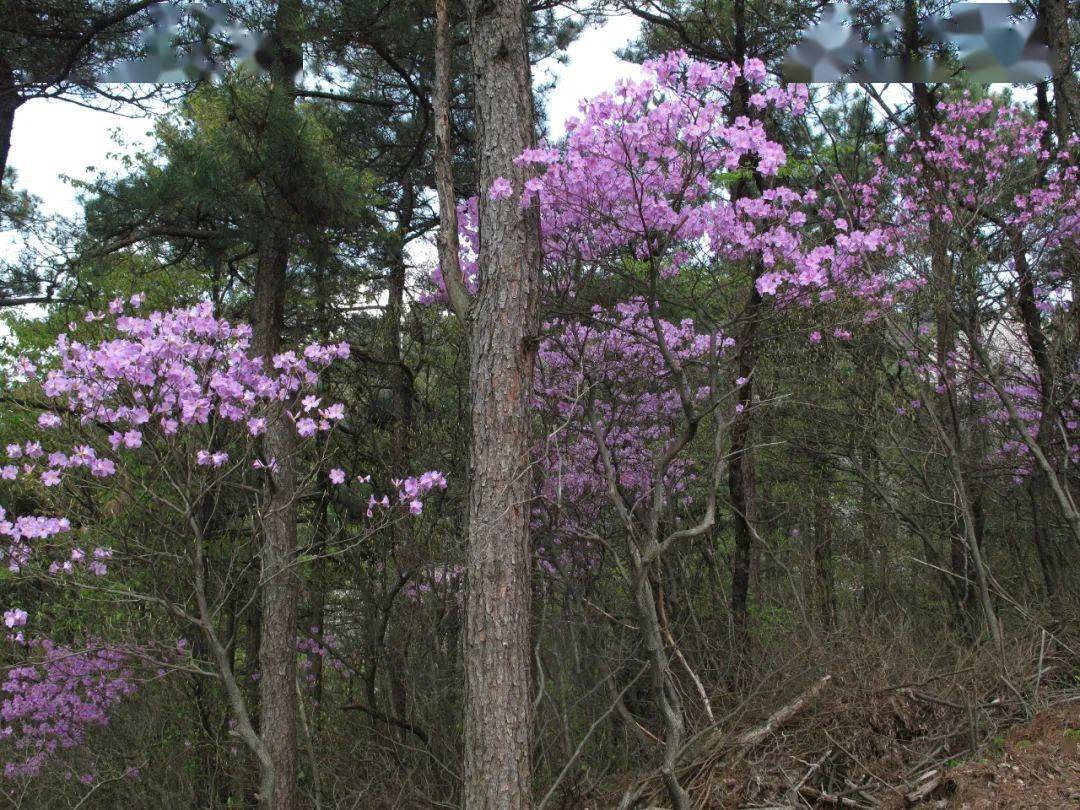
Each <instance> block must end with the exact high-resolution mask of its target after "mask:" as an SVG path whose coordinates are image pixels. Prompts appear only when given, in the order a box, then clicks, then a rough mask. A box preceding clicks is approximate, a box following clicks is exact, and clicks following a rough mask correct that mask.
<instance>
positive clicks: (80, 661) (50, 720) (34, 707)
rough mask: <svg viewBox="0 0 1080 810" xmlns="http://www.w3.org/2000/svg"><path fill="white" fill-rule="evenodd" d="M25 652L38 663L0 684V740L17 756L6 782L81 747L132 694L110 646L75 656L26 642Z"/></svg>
mask: <svg viewBox="0 0 1080 810" xmlns="http://www.w3.org/2000/svg"><path fill="white" fill-rule="evenodd" d="M22 620H23V621H25V613H23V614H22ZM26 650H27V651H28V652H31V653H36V654H37V655H38V656H39V660H38V661H37V662H35V663H27V664H24V665H22V666H15V667H12V668H10V669H9V670H8V671H7V675H6V677H5V678H4V681H3V683H0V691H2V692H3V701H2V703H0V719H2V721H3V722H2V725H0V738H3V739H7V740H10V741H12V744H13V747H14V749H15V751H16V753H17V756H18V759H17V760H16V761H11V762H8V763H6V764H5V766H4V775H5V776H7V777H8V778H17V777H26V776H35V775H36V774H37V773H39V772H40V771H41V769H42V768H43V767H44V766H45V764H46V763H47V762H48V761H49V759H50V758H52V757H53V756H55V755H57V754H58V753H60V752H61V751H64V750H66V749H69V748H74V747H75V746H78V745H81V744H82V743H83V742H84V740H85V739H86V734H87V731H88V730H89V729H90V728H92V727H94V726H104V725H106V724H107V723H108V721H109V720H108V712H109V710H110V709H111V708H113V707H114V706H115V705H116V704H117V703H119V702H120V701H121V700H123V699H124V698H125V697H127V696H128V695H130V694H132V693H133V692H134V691H135V688H136V687H135V681H134V673H133V672H132V670H131V669H130V667H129V665H128V663H127V661H128V655H127V654H126V653H125V652H124V651H123V650H121V649H119V648H116V647H113V646H111V645H108V644H100V645H90V646H88V647H87V648H86V649H82V650H76V649H72V648H70V647H67V646H63V645H59V644H55V643H53V642H52V641H49V640H47V639H46V640H42V641H38V640H30V641H29V642H27V645H26Z"/></svg>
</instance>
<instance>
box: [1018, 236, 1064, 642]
mask: <svg viewBox="0 0 1080 810" xmlns="http://www.w3.org/2000/svg"><path fill="white" fill-rule="evenodd" d="M1010 236H1011V241H1012V250H1013V266H1014V268H1015V270H1016V274H1017V277H1018V280H1019V282H1020V283H1019V284H1018V285H1017V286H1018V289H1019V295H1018V297H1017V298H1018V305H1019V310H1020V320H1021V322H1022V323H1023V325H1024V337H1025V338H1026V340H1027V344H1028V348H1029V349H1030V350H1031V356H1032V359H1033V360H1034V362H1035V368H1036V370H1037V371H1038V373H1039V386H1038V391H1039V410H1040V412H1041V416H1040V418H1039V433H1038V435H1037V436H1036V437H1035V438H1036V441H1037V443H1038V445H1039V448H1040V449H1041V450H1042V452H1043V454H1044V455H1045V456H1046V458H1047V459H1048V460H1050V461H1051V462H1053V458H1054V450H1053V444H1052V442H1051V441H1050V437H1051V436H1052V435H1053V433H1054V431H1055V429H1056V427H1057V425H1056V422H1057V420H1056V418H1055V414H1056V413H1057V405H1056V403H1055V401H1054V399H1055V397H1054V380H1055V376H1056V375H1055V374H1054V365H1053V361H1052V360H1051V357H1050V351H1049V347H1048V346H1047V339H1046V334H1045V332H1044V331H1043V326H1042V317H1041V316H1040V315H1039V308H1038V305H1037V302H1036V296H1035V278H1034V276H1033V275H1032V273H1031V267H1030V266H1029V265H1028V260H1027V254H1026V252H1025V250H1024V243H1023V239H1022V236H1021V234H1020V233H1019V232H1018V231H1016V230H1013V231H1012V233H1011V234H1010ZM1028 487H1029V490H1030V493H1031V506H1032V517H1033V519H1034V520H1033V524H1032V539H1033V541H1034V545H1035V555H1036V558H1037V559H1038V561H1039V570H1040V572H1041V573H1042V579H1043V585H1044V587H1045V588H1046V596H1047V599H1048V601H1049V604H1050V614H1051V617H1052V618H1053V620H1054V622H1055V623H1057V622H1060V621H1061V619H1062V610H1063V606H1062V604H1061V593H1060V589H1061V561H1060V558H1059V555H1058V553H1057V548H1056V546H1055V544H1054V538H1053V534H1052V533H1051V532H1050V531H1049V525H1048V524H1049V522H1050V518H1051V515H1052V514H1053V512H1054V509H1053V499H1052V497H1051V494H1052V493H1051V489H1050V480H1049V476H1048V475H1047V473H1046V471H1045V470H1043V468H1042V467H1041V466H1040V465H1038V464H1035V465H1034V469H1033V470H1032V473H1031V478H1030V480H1029V481H1028Z"/></svg>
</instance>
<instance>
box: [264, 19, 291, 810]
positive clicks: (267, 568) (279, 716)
mask: <svg viewBox="0 0 1080 810" xmlns="http://www.w3.org/2000/svg"><path fill="white" fill-rule="evenodd" d="M301 12H302V6H301V2H300V0H280V1H279V3H278V6H277V12H276V15H275V18H274V35H273V40H274V43H275V47H274V48H273V49H272V52H271V53H270V54H269V57H270V60H271V64H270V68H269V72H270V81H271V84H270V88H269V97H268V100H267V114H266V125H265V129H264V132H263V144H262V148H263V150H264V154H265V167H266V176H265V177H263V178H262V180H263V183H264V186H265V188H266V189H267V193H266V206H267V207H266V218H265V219H266V221H265V224H264V228H263V233H262V234H261V241H260V244H259V245H258V253H257V265H256V271H255V304H254V318H253V321H254V347H255V351H256V353H257V355H258V356H259V357H261V358H262V359H263V361H264V362H265V363H266V364H267V365H268V366H269V364H270V362H271V359H272V358H273V356H274V354H276V353H277V352H278V351H279V349H280V346H281V340H282V333H283V331H284V325H285V299H286V295H287V290H288V284H287V277H286V272H287V269H288V263H289V252H290V248H291V233H290V231H291V216H290V207H289V203H288V201H287V196H288V194H289V193H290V186H291V184H292V182H293V181H294V179H295V173H294V172H293V171H292V168H291V164H292V162H293V160H294V155H293V154H292V149H293V148H294V137H293V136H294V133H295V131H296V121H295V109H294V95H293V91H294V83H295V77H296V73H297V70H298V67H299V65H300V64H302V62H301V56H300V24H301V16H302V15H301ZM286 411H287V405H286V403H278V404H277V406H276V408H275V411H274V412H273V413H272V414H271V417H270V419H269V420H268V422H269V423H268V425H267V429H266V436H265V448H266V455H267V456H268V457H269V458H273V459H275V460H276V461H277V465H278V468H277V470H276V471H275V472H273V473H272V474H271V475H270V476H269V482H268V486H267V493H266V500H265V506H264V509H263V515H262V532H263V536H262V544H261V547H260V552H259V553H260V563H261V565H260V571H261V576H260V582H259V586H260V605H261V612H262V617H261V634H260V643H259V669H260V677H259V714H260V723H259V731H260V735H261V736H262V738H263V740H264V742H265V744H266V748H267V750H268V752H269V758H270V763H271V765H272V769H273V780H272V784H273V789H272V794H271V795H265V789H264V790H263V792H262V793H263V795H260V802H261V804H262V805H263V806H264V807H267V808H273V810H294V808H296V807H297V806H298V797H297V781H296V780H297V777H296V773H297V762H298V759H299V755H298V748H297V722H298V717H299V705H298V698H297V693H296V638H297V637H296V631H297V604H298V601H299V592H300V580H299V576H298V573H297V570H296V552H297V547H296V545H297V534H296V499H297V471H296V436H295V433H294V430H293V427H292V424H291V422H290V420H289V419H288V416H287V414H286ZM261 781H262V782H263V783H264V784H265V783H266V779H265V775H264V778H263V779H262V780H261Z"/></svg>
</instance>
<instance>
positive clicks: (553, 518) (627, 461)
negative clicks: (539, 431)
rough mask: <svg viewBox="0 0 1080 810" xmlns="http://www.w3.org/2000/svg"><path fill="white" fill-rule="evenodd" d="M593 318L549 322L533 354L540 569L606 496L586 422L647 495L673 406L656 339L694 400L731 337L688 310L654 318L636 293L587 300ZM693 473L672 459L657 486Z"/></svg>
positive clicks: (676, 488)
mask: <svg viewBox="0 0 1080 810" xmlns="http://www.w3.org/2000/svg"><path fill="white" fill-rule="evenodd" d="M592 321H593V323H592V325H586V324H582V323H554V324H549V325H548V326H549V331H550V332H551V333H552V334H551V336H550V337H548V338H547V339H546V340H545V341H544V343H543V344H542V345H541V347H540V351H539V355H538V359H539V364H538V370H537V384H536V392H535V394H534V405H535V407H536V408H537V409H538V410H539V412H540V413H542V414H544V415H545V416H546V417H547V422H548V424H549V425H550V426H551V429H552V431H553V432H552V433H551V435H550V436H549V437H548V440H547V442H546V445H545V447H544V448H542V449H541V451H540V452H541V458H542V463H543V465H544V469H545V475H544V476H543V484H542V489H541V499H542V508H543V509H544V510H545V512H546V513H547V514H546V517H547V518H548V520H547V521H546V522H547V523H549V524H550V525H551V526H552V528H553V532H552V541H551V545H552V547H550V548H546V549H544V550H543V551H542V553H541V557H542V558H543V560H544V561H545V562H546V565H545V566H544V567H545V570H548V571H549V573H550V572H552V571H554V569H555V567H557V566H559V567H561V566H566V565H569V564H571V563H572V562H574V561H575V559H576V558H577V557H580V555H581V554H582V553H585V554H587V553H588V551H587V549H586V550H583V549H582V547H581V546H580V545H579V544H570V543H567V542H566V541H568V540H570V539H572V538H574V537H575V536H576V533H577V532H578V529H579V528H580V527H584V528H589V527H590V526H593V525H595V521H596V520H597V519H598V516H599V514H600V511H601V510H602V509H604V508H605V507H606V504H607V501H606V497H607V495H606V488H607V483H606V481H607V479H606V475H605V472H604V469H603V466H602V463H601V460H600V455H599V448H598V446H597V440H596V436H595V433H594V431H593V424H592V423H593V422H594V421H595V422H596V424H598V425H599V426H600V427H601V429H602V431H603V439H604V445H605V446H606V448H607V449H608V451H609V452H610V453H611V457H612V461H613V463H614V466H615V467H616V469H617V471H618V476H619V479H618V483H619V486H620V488H621V489H622V490H623V492H624V493H625V494H626V496H627V497H628V498H629V499H630V500H631V501H632V502H640V501H642V500H644V499H646V498H647V497H648V496H649V495H650V494H651V492H652V490H653V485H654V481H653V476H654V469H655V455H656V453H657V450H658V448H659V447H661V446H662V445H663V443H665V442H667V441H670V439H671V436H672V434H673V431H674V430H676V429H677V427H678V424H679V420H680V418H681V412H682V399H681V396H680V394H679V391H678V388H679V381H678V380H677V379H676V374H675V372H674V370H673V368H672V366H671V364H670V363H669V361H668V359H667V358H666V357H665V356H664V351H663V350H662V348H661V341H663V346H664V347H665V348H666V350H667V352H668V353H669V355H670V356H671V357H673V358H674V359H675V362H676V363H678V365H679V366H680V367H681V369H682V371H683V373H684V375H685V376H686V378H687V380H688V384H689V385H690V391H689V396H690V397H691V398H692V399H693V400H694V403H695V404H696V405H702V404H704V403H705V402H706V401H707V400H708V399H709V397H710V396H711V395H712V393H713V392H712V389H711V387H710V385H709V376H710V374H709V371H710V364H711V363H713V362H714V361H715V359H716V358H718V357H720V356H721V355H722V354H723V353H724V351H725V350H726V349H728V348H730V347H731V346H732V344H733V340H732V339H731V338H729V337H726V336H724V335H723V334H722V333H721V332H718V331H717V332H711V333H703V332H699V331H698V330H697V329H696V327H695V324H694V322H693V321H692V320H690V319H685V320H683V321H681V322H679V323H671V322H669V321H666V320H663V319H660V318H658V319H657V320H656V321H655V322H654V320H653V317H652V313H651V312H650V307H649V305H648V303H647V302H646V301H644V300H643V299H635V300H633V301H630V302H627V303H624V304H619V305H617V306H616V307H615V308H614V309H613V310H612V311H605V310H603V309H601V308H600V307H595V308H594V309H593V311H592ZM744 382H745V381H744ZM693 478H694V475H693V470H692V467H691V465H690V464H689V462H687V461H684V460H679V461H676V462H675V463H673V464H672V465H671V467H670V468H669V469H668V471H667V478H666V480H665V482H664V483H665V489H666V490H667V492H669V493H671V494H673V495H676V496H678V495H680V494H681V493H685V491H686V489H687V486H688V485H689V483H690V482H691V481H692V480H693ZM575 555H576V556H575ZM579 561H580V560H579Z"/></svg>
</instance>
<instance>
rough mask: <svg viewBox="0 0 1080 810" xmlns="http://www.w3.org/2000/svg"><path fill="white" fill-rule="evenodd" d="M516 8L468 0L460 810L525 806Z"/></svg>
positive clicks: (534, 217) (526, 248)
mask: <svg viewBox="0 0 1080 810" xmlns="http://www.w3.org/2000/svg"><path fill="white" fill-rule="evenodd" d="M527 13H528V12H527V6H526V3H525V2H524V1H523V0H486V1H481V0H471V2H470V3H469V17H470V24H471V32H470V37H471V43H472V59H473V70H474V74H475V92H476V128H477V138H476V143H477V150H478V153H479V155H478V156H479V189H478V191H479V197H480V251H479V254H480V255H479V267H480V287H479V290H478V292H477V295H476V300H475V302H474V303H473V306H472V312H471V316H472V318H471V319H472V323H471V333H470V339H469V350H470V368H469V393H470V405H471V414H470V415H471V428H472V435H471V447H470V458H469V473H470V475H469V542H468V552H467V563H468V565H467V582H466V597H465V613H466V615H465V805H466V807H467V808H469V810H520V808H528V807H530V806H531V805H532V796H531V783H532V775H531V762H530V744H529V736H530V726H531V723H532V701H531V695H530V677H529V675H530V670H531V656H530V654H529V652H530V650H529V616H530V607H529V602H530V588H529V579H530V571H531V549H530V547H529V511H530V509H529V505H530V502H531V498H532V474H531V471H530V464H529V446H530V431H529V413H528V405H529V397H530V392H531V391H532V387H533V368H534V362H535V355H536V342H537V335H538V331H539V300H540V299H539V293H540V237H539V212H538V210H537V208H536V207H535V205H534V206H530V207H529V208H526V209H523V208H522V207H521V206H520V205H519V203H518V197H517V195H516V194H515V195H514V196H511V197H510V198H507V199H502V200H492V199H491V198H490V196H489V194H488V189H490V188H491V185H492V183H493V181H494V180H495V179H496V178H498V177H504V178H507V179H508V180H510V181H511V182H512V184H513V186H514V189H515V191H516V192H517V194H520V193H521V191H522V188H523V185H524V181H525V173H524V170H523V169H522V168H520V167H518V166H516V165H515V164H514V158H516V157H517V156H518V155H520V154H521V152H522V151H523V150H524V149H527V148H529V147H531V146H533V144H534V142H535V112H534V109H533V96H532V81H531V78H530V70H529V56H528V45H527V33H526V15H527Z"/></svg>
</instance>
